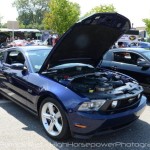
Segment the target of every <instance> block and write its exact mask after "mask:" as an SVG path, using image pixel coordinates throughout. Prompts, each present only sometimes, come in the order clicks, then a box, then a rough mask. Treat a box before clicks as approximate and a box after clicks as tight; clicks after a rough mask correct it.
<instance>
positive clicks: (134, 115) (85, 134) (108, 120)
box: [68, 96, 146, 139]
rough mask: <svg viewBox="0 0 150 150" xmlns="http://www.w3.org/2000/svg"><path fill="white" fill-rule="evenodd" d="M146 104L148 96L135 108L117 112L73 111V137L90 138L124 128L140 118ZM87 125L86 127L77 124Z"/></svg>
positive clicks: (71, 128) (71, 115) (71, 118)
mask: <svg viewBox="0 0 150 150" xmlns="http://www.w3.org/2000/svg"><path fill="white" fill-rule="evenodd" d="M145 106H146V97H145V96H142V97H141V99H140V103H139V104H138V106H137V107H136V108H134V109H129V110H126V111H124V112H120V113H116V114H107V115H106V114H100V113H99V112H72V113H69V114H68V120H69V124H70V130H71V133H72V136H73V137H76V138H82V139H85V138H90V137H92V136H94V135H97V134H105V133H109V132H114V131H116V130H119V129H122V128H124V127H126V126H128V125H129V124H131V123H132V122H134V121H135V120H137V119H138V118H139V116H140V115H141V113H142V112H143V111H144V109H145ZM77 124H78V125H81V126H86V127H85V128H80V127H76V125H77Z"/></svg>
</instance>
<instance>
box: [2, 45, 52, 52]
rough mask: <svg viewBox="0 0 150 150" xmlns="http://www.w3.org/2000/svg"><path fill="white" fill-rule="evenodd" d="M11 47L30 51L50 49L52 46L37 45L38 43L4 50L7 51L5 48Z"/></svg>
mask: <svg viewBox="0 0 150 150" xmlns="http://www.w3.org/2000/svg"><path fill="white" fill-rule="evenodd" d="M12 49H17V50H20V51H23V52H26V51H31V50H40V49H52V47H51V46H39V45H38V46H18V47H11V48H8V49H5V50H6V51H7V50H12ZM5 50H4V51H5Z"/></svg>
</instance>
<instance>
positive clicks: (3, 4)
mask: <svg viewBox="0 0 150 150" xmlns="http://www.w3.org/2000/svg"><path fill="white" fill-rule="evenodd" d="M13 1H14V0H0V16H3V19H2V20H1V21H2V22H3V23H4V22H7V21H15V20H16V18H17V16H18V13H17V10H16V9H15V8H14V7H12V3H13ZM69 1H72V2H77V3H79V5H80V8H81V15H84V14H85V13H86V12H88V11H89V10H90V9H92V8H93V7H95V6H99V5H104V4H106V5H108V4H113V6H114V7H115V8H116V11H117V12H118V13H120V14H122V15H124V16H126V17H127V18H129V19H130V21H131V23H133V27H141V26H144V23H143V21H142V19H144V18H149V19H150V5H149V4H150V0H69ZM43 2H44V0H43Z"/></svg>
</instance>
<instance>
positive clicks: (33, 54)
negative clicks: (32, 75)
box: [27, 49, 51, 72]
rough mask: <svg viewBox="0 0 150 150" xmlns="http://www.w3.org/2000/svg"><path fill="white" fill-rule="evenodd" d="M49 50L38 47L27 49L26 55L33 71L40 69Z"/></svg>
mask: <svg viewBox="0 0 150 150" xmlns="http://www.w3.org/2000/svg"><path fill="white" fill-rule="evenodd" d="M50 50H51V49H38V50H31V51H27V56H28V57H29V60H30V63H31V65H32V68H33V70H34V72H38V71H39V70H40V68H41V67H42V65H43V63H44V61H45V59H46V57H47V56H48V54H49V52H50Z"/></svg>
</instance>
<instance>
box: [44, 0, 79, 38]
mask: <svg viewBox="0 0 150 150" xmlns="http://www.w3.org/2000/svg"><path fill="white" fill-rule="evenodd" d="M48 6H49V8H50V11H49V12H48V13H46V14H45V18H44V20H43V23H44V26H45V29H50V30H53V31H54V32H57V33H58V34H60V35H62V34H63V33H64V32H65V31H66V30H67V29H68V28H69V27H70V26H72V25H73V24H74V23H75V22H76V21H77V20H78V19H79V15H80V7H79V5H78V4H77V3H72V2H69V1H67V0H51V1H50V2H49V5H48Z"/></svg>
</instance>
